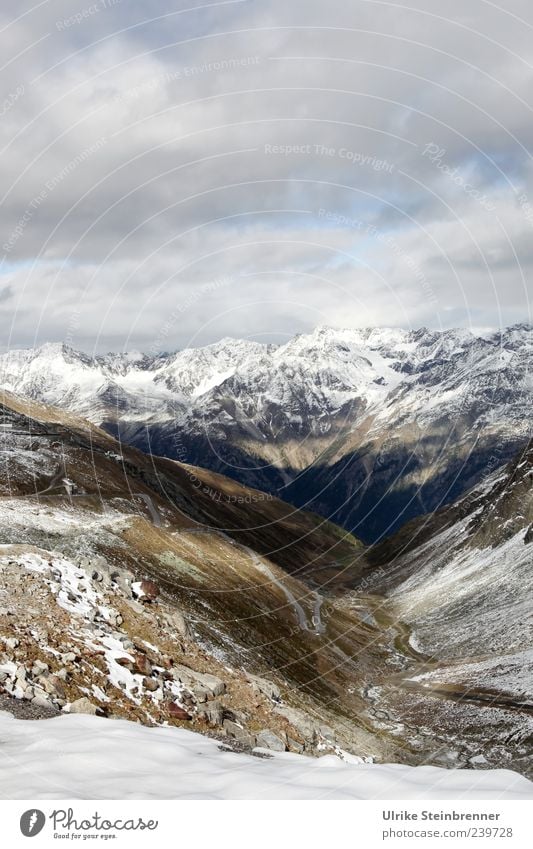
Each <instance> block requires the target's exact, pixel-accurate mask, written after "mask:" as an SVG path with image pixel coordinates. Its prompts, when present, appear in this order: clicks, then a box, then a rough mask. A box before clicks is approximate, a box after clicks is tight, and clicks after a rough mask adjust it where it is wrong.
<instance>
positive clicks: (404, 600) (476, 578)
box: [348, 443, 533, 773]
mask: <svg viewBox="0 0 533 849" xmlns="http://www.w3.org/2000/svg"><path fill="white" fill-rule="evenodd" d="M367 557H368V560H369V561H370V564H371V565H370V567H369V569H368V571H367V572H366V574H365V575H364V576H363V578H362V579H358V584H359V586H363V587H364V591H365V592H366V593H371V594H372V595H374V594H378V595H379V596H380V597H381V598H382V602H383V604H384V605H386V609H387V611H388V613H389V614H391V615H392V616H393V618H394V619H395V620H396V622H401V623H402V628H401V629H400V630H399V632H398V634H397V637H396V639H397V640H398V641H399V643H400V644H401V645H403V647H404V649H405V650H406V652H407V653H410V654H411V656H412V663H411V664H410V665H409V666H408V667H407V668H406V669H405V670H404V672H403V673H402V674H401V676H400V677H399V679H398V680H397V681H395V682H394V686H392V687H391V686H387V685H384V686H382V687H381V688H378V689H376V690H375V691H374V692H373V698H374V699H375V701H376V704H378V703H379V704H381V708H382V709H383V710H386V709H387V708H386V707H385V705H386V704H389V705H392V706H393V707H392V711H393V712H397V711H398V712H399V713H400V714H401V715H406V714H407V715H410V714H412V711H413V710H415V711H416V713H418V714H421V715H423V717H424V722H425V723H426V724H427V726H428V727H429V728H431V727H433V728H438V729H439V730H440V731H442V730H446V731H447V732H448V733H449V735H450V737H449V739H450V747H451V749H452V751H457V750H456V749H454V746H453V742H452V741H453V740H454V739H455V740H457V739H460V738H464V736H465V735H467V736H471V737H475V735H477V734H479V732H480V730H482V733H483V734H485V735H486V737H487V740H489V741H490V743H489V746H488V747H487V750H486V751H485V755H484V756H485V757H486V758H487V759H488V760H489V762H491V760H492V759H495V760H500V761H501V759H502V757H506V758H507V759H508V760H509V761H512V762H513V763H514V765H515V766H516V765H517V764H518V765H519V766H520V768H521V769H523V770H525V771H528V772H529V773H531V770H532V767H533V764H532V763H531V743H532V741H533V649H532V646H533V612H532V609H531V587H532V576H533V443H529V445H528V446H527V447H526V448H525V449H524V450H523V451H522V452H520V453H519V454H518V455H517V457H515V459H514V460H513V461H512V462H511V463H510V464H509V465H508V466H506V467H505V468H504V469H500V470H498V471H496V472H494V473H493V474H492V475H491V476H490V477H489V478H488V479H487V480H486V481H485V482H484V484H483V485H482V486H479V487H477V488H474V489H473V490H471V492H469V493H468V495H467V496H465V497H464V498H463V499H461V500H460V501H458V502H457V503H456V504H454V505H452V506H450V507H447V508H445V509H443V510H441V511H439V512H438V513H436V514H433V515H430V516H427V517H422V518H419V519H417V520H413V521H412V522H410V523H409V524H407V525H406V526H405V527H404V528H403V529H402V530H401V531H400V532H399V533H398V534H396V535H395V536H393V537H392V538H391V539H389V540H386V541H385V542H383V543H381V544H380V545H378V546H376V547H375V548H374V549H373V551H371V552H369V553H368V554H367ZM348 598H349V596H348ZM353 598H354V599H355V600H359V599H360V593H359V592H357V593H355V596H354V597H353ZM398 685H399V686H398ZM402 688H403V689H404V690H405V695H404V696H403V697H402V696H401V695H400V693H401V689H402Z"/></svg>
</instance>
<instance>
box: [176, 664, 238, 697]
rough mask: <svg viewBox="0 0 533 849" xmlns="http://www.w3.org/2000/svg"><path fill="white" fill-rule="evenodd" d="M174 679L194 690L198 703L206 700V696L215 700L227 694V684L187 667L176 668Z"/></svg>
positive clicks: (214, 676) (177, 666)
mask: <svg viewBox="0 0 533 849" xmlns="http://www.w3.org/2000/svg"><path fill="white" fill-rule="evenodd" d="M172 677H173V678H174V679H175V680H177V681H180V682H181V683H182V684H185V685H186V686H188V687H189V688H190V689H192V692H193V693H194V696H195V697H196V699H197V700H198V701H203V700H205V696H206V695H207V698H208V699H214V698H216V697H217V696H222V695H224V693H225V692H226V684H225V683H224V681H222V680H221V679H220V678H217V676H216V675H210V674H209V673H202V672H195V671H194V670H193V669H189V668H188V667H187V666H179V665H176V666H174V668H173V669H172Z"/></svg>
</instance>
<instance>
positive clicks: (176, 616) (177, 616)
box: [166, 610, 192, 640]
mask: <svg viewBox="0 0 533 849" xmlns="http://www.w3.org/2000/svg"><path fill="white" fill-rule="evenodd" d="M166 620H167V624H168V626H169V628H171V629H172V630H173V631H176V632H177V633H178V634H179V636H180V637H184V638H185V639H189V640H190V639H191V638H192V632H191V629H190V628H189V626H188V624H187V621H186V619H185V617H184V615H183V613H182V612H181V610H172V611H171V612H170V613H167V616H166Z"/></svg>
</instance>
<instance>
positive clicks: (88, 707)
mask: <svg viewBox="0 0 533 849" xmlns="http://www.w3.org/2000/svg"><path fill="white" fill-rule="evenodd" d="M69 712H70V713H87V714H90V715H92V716H94V715H96V714H97V713H98V708H97V707H96V705H93V704H92V702H90V701H89V699H88V698H86V697H85V696H83V697H82V698H81V699H76V701H75V702H72V703H71V705H70V711H69Z"/></svg>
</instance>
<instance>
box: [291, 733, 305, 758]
mask: <svg viewBox="0 0 533 849" xmlns="http://www.w3.org/2000/svg"><path fill="white" fill-rule="evenodd" d="M287 743H288V745H289V749H290V751H291V752H297V753H298V754H299V755H301V754H303V752H304V751H305V745H304V744H303V743H301V742H300V741H299V740H295V739H294V738H293V737H287Z"/></svg>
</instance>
